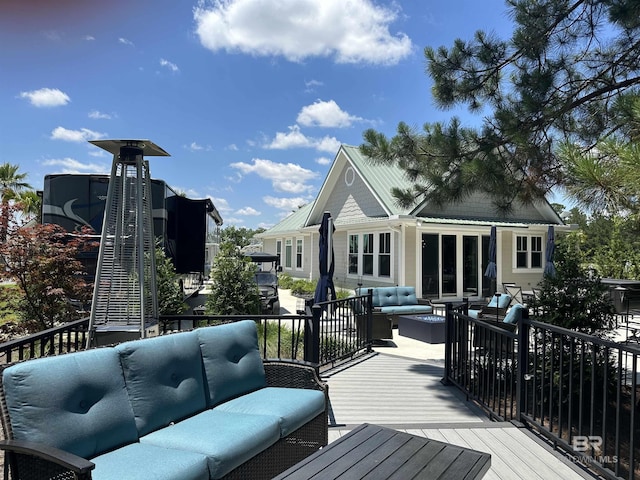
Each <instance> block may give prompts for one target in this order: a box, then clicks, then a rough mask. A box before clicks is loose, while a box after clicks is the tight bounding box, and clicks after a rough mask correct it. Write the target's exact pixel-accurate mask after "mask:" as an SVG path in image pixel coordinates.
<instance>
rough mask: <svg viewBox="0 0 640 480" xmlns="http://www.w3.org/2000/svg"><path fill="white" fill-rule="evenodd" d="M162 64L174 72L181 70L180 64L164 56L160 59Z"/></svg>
mask: <svg viewBox="0 0 640 480" xmlns="http://www.w3.org/2000/svg"><path fill="white" fill-rule="evenodd" d="M160 65H161V66H163V67H165V68H168V69H169V70H171V71H172V72H179V71H180V69H179V68H178V66H177V65H176V64H175V63H172V62H170V61H169V60H165V59H164V58H161V59H160Z"/></svg>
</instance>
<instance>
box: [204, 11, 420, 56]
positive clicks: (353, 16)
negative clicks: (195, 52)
mask: <svg viewBox="0 0 640 480" xmlns="http://www.w3.org/2000/svg"><path fill="white" fill-rule="evenodd" d="M398 14H399V7H397V6H396V4H395V3H394V9H392V8H389V7H382V6H379V5H376V4H374V3H373V2H372V1H371V0H280V1H278V2H265V1H262V0H218V1H216V2H212V3H210V4H205V3H204V2H201V3H200V6H198V7H197V8H195V10H194V20H195V23H196V34H197V35H198V37H199V38H200V43H201V44H202V45H203V46H204V47H205V48H208V49H209V50H212V51H214V52H216V51H219V50H225V51H228V52H241V53H245V54H249V55H257V56H283V57H285V58H286V59H287V60H289V61H293V62H301V61H303V60H304V59H306V58H309V57H333V58H334V59H335V61H336V62H337V63H369V64H379V65H394V64H397V63H398V62H399V61H400V60H402V59H403V58H405V57H406V56H408V55H409V54H410V52H411V49H412V45H411V40H410V39H409V37H408V36H407V35H405V34H404V33H397V34H391V32H390V31H389V26H390V25H391V23H393V22H394V21H395V20H396V19H397V18H398V16H399V15H398Z"/></svg>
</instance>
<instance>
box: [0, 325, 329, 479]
mask: <svg viewBox="0 0 640 480" xmlns="http://www.w3.org/2000/svg"><path fill="white" fill-rule="evenodd" d="M1 379H2V382H1V383H2V384H1V389H0V394H1V398H0V400H1V405H2V423H3V428H4V431H5V438H7V439H8V440H5V441H3V442H1V445H0V448H2V449H4V450H5V452H6V456H5V463H8V465H9V466H10V468H11V471H12V477H11V478H38V479H52V478H55V479H63V478H78V479H89V478H92V479H94V480H95V479H98V480H101V479H109V480H111V479H113V480H122V479H127V480H136V479H140V480H143V479H144V480H148V479H151V478H153V479H174V480H190V479H203V480H204V479H218V478H241V479H248V478H251V479H256V478H258V479H260V478H272V477H273V476H275V475H277V474H279V473H280V472H282V471H284V470H285V469H287V468H288V467H290V466H292V465H294V464H296V463H297V462H299V461H300V460H302V459H303V458H305V457H307V456H308V455H310V454H311V453H313V452H314V451H316V450H318V449H320V448H321V447H322V446H325V445H326V444H327V431H328V428H327V406H328V397H327V388H326V385H325V384H323V383H322V382H320V380H319V379H318V377H317V374H316V371H315V369H314V368H312V367H311V366H308V365H303V364H299V363H298V364H295V363H287V362H281V361H274V362H271V361H265V362H263V360H262V358H261V355H260V353H259V350H258V341H257V333H256V324H255V322H253V321H251V320H244V321H240V322H237V323H232V324H225V325H220V326H215V327H205V328H200V329H196V330H193V331H190V332H182V333H175V334H171V335H164V336H159V337H154V338H149V339H142V340H135V341H131V342H126V343H122V344H120V345H117V346H115V347H102V348H97V349H92V350H86V351H81V352H76V353H69V354H64V355H59V356H52V357H47V358H41V359H35V360H28V361H24V362H20V363H16V364H13V365H11V366H8V367H7V368H4V369H3V371H2V375H1Z"/></svg>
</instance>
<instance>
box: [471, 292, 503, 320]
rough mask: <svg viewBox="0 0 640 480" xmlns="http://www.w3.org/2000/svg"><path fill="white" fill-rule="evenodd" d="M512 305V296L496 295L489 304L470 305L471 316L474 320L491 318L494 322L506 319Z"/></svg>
mask: <svg viewBox="0 0 640 480" xmlns="http://www.w3.org/2000/svg"><path fill="white" fill-rule="evenodd" d="M510 305H511V295H507V294H502V295H500V294H496V295H494V296H493V297H492V298H491V301H489V303H488V304H486V305H484V304H472V305H469V316H470V317H472V318H485V317H489V318H492V319H494V320H496V319H501V318H504V316H505V315H506V314H507V309H508V308H509V306H510Z"/></svg>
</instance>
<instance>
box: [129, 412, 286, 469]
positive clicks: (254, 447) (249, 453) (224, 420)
mask: <svg viewBox="0 0 640 480" xmlns="http://www.w3.org/2000/svg"><path fill="white" fill-rule="evenodd" d="M279 439H280V424H279V421H278V418H277V417H275V416H262V415H246V414H240V413H233V412H223V411H219V410H217V409H214V410H206V411H204V412H202V413H199V414H198V415H196V416H194V417H191V418H188V419H186V420H183V421H182V422H179V423H176V424H175V425H171V426H169V427H166V428H162V429H160V430H157V431H155V432H153V433H150V434H149V435H146V436H144V437H142V438H141V439H140V442H141V443H146V444H149V445H156V446H158V447H163V448H171V449H178V450H188V451H190V452H195V453H200V454H202V455H205V456H206V457H207V462H208V465H209V475H210V477H211V478H220V477H222V476H224V475H226V474H227V473H229V472H230V471H232V470H233V469H234V468H236V467H238V466H240V465H242V464H243V463H244V462H246V461H247V460H249V459H250V458H252V457H254V456H255V455H257V454H259V453H260V452H262V451H263V450H265V449H267V448H269V447H270V446H271V445H273V444H274V443H276V442H277V441H278V440H279Z"/></svg>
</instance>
